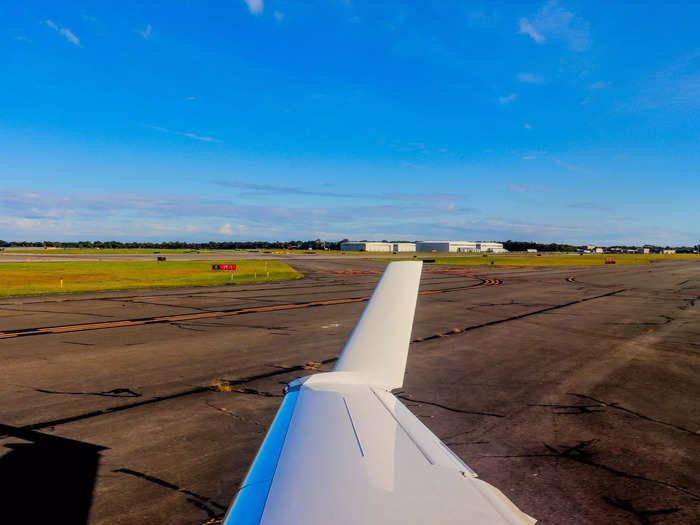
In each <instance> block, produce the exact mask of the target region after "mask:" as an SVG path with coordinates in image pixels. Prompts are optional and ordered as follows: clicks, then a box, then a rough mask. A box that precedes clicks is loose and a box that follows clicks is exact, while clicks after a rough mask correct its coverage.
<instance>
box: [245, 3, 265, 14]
mask: <svg viewBox="0 0 700 525" xmlns="http://www.w3.org/2000/svg"><path fill="white" fill-rule="evenodd" d="M243 1H244V2H245V3H246V5H247V6H248V11H250V12H251V13H253V14H254V15H257V14H260V13H262V10H263V7H264V6H263V0H243Z"/></svg>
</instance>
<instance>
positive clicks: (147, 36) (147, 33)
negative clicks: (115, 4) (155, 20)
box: [136, 24, 153, 40]
mask: <svg viewBox="0 0 700 525" xmlns="http://www.w3.org/2000/svg"><path fill="white" fill-rule="evenodd" d="M136 32H137V33H138V34H139V35H141V36H142V37H143V38H144V39H146V40H150V39H151V33H152V32H153V27H152V26H151V24H148V25H147V26H146V27H145V29H137V30H136Z"/></svg>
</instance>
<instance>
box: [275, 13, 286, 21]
mask: <svg viewBox="0 0 700 525" xmlns="http://www.w3.org/2000/svg"><path fill="white" fill-rule="evenodd" d="M274 15H275V20H277V21H278V22H281V21H282V20H284V13H282V12H281V11H275V12H274Z"/></svg>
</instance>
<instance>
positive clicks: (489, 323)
mask: <svg viewBox="0 0 700 525" xmlns="http://www.w3.org/2000/svg"><path fill="white" fill-rule="evenodd" d="M624 291H626V288H623V289H621V290H614V291H612V292H608V293H604V294H601V295H596V296H594V297H584V298H583V299H577V300H575V301H570V302H568V303H564V304H557V305H554V306H548V307H547V308H541V309H539V310H535V311H532V312H527V313H524V314H518V315H513V316H511V317H506V318H503V319H496V320H494V321H487V322H485V323H480V324H476V325H471V326H467V327H466V328H455V329H454V330H452V331H450V332H443V333H437V334H434V335H429V336H427V337H417V338H416V339H414V340H413V341H411V342H412V343H422V342H423V341H430V340H432V339H439V338H442V337H448V336H451V335H456V334H463V333H465V332H469V331H471V330H476V329H477V328H484V327H487V326H493V325H497V324H501V323H507V322H509V321H517V320H518V319H524V318H526V317H530V316H533V315H537V314H542V313H545V312H551V311H553V310H559V309H561V308H566V307H568V306H573V305H575V304H580V303H585V302H587V301H593V300H594V299H601V298H603V297H611V296H613V295H617V294H619V293H622V292H624Z"/></svg>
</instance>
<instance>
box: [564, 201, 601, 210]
mask: <svg viewBox="0 0 700 525" xmlns="http://www.w3.org/2000/svg"><path fill="white" fill-rule="evenodd" d="M569 208H575V209H577V210H588V211H603V212H610V211H612V208H611V207H610V206H605V205H603V204H599V203H597V202H574V203H572V204H569Z"/></svg>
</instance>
